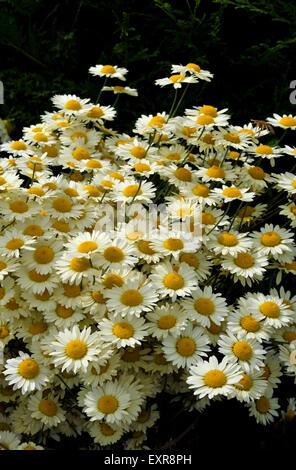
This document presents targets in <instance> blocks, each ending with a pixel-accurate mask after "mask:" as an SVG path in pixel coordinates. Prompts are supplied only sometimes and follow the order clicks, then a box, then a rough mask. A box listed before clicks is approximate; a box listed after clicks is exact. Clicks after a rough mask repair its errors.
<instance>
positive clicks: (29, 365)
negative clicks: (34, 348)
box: [18, 359, 40, 379]
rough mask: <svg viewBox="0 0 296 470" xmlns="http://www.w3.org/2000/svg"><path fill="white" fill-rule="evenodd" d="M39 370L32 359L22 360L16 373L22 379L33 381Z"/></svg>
mask: <svg viewBox="0 0 296 470" xmlns="http://www.w3.org/2000/svg"><path fill="white" fill-rule="evenodd" d="M39 370H40V369H39V365H38V363H37V362H36V361H35V360H34V359H24V360H23V361H22V362H21V363H20V365H19V366H18V372H19V374H20V375H21V376H22V377H23V378H24V379H34V378H35V377H37V375H38V374H39Z"/></svg>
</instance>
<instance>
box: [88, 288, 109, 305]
mask: <svg viewBox="0 0 296 470" xmlns="http://www.w3.org/2000/svg"><path fill="white" fill-rule="evenodd" d="M91 296H92V298H93V299H94V301H95V302H97V303H98V304H105V303H106V299H105V297H104V296H103V294H102V293H101V292H99V291H93V292H92V293H91Z"/></svg>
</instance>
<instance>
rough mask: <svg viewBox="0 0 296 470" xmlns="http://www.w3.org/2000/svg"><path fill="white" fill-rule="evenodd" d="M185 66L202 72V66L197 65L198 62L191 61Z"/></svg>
mask: <svg viewBox="0 0 296 470" xmlns="http://www.w3.org/2000/svg"><path fill="white" fill-rule="evenodd" d="M185 67H187V68H188V69H189V70H190V69H193V70H194V71H195V72H200V66H199V65H196V64H193V63H191V62H190V63H189V64H187V65H186V66H185Z"/></svg>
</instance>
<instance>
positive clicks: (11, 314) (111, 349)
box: [0, 63, 296, 449]
mask: <svg viewBox="0 0 296 470" xmlns="http://www.w3.org/2000/svg"><path fill="white" fill-rule="evenodd" d="M90 73H91V74H92V75H94V76H96V77H104V78H105V81H104V84H103V86H102V89H101V92H100V94H99V97H98V100H97V102H95V103H94V102H91V101H90V100H89V99H81V98H80V97H78V96H76V95H56V96H54V97H53V98H52V102H53V106H54V108H55V110H54V111H52V112H46V113H45V114H44V115H42V116H41V118H40V122H39V123H37V124H35V125H31V126H29V127H25V128H24V129H23V135H22V138H20V139H19V140H14V141H9V142H6V143H5V144H2V146H1V151H2V158H1V162H0V163H1V165H0V170H1V175H0V188H1V194H0V226H1V236H0V345H2V346H3V353H4V357H3V361H1V362H0V447H1V448H3V449H42V448H44V447H45V448H46V438H47V437H50V438H54V439H61V438H62V437H63V436H75V435H76V436H79V435H81V433H82V432H86V433H88V434H89V435H90V436H91V438H92V439H93V442H94V445H95V448H97V446H99V447H100V446H106V445H112V444H113V443H115V442H117V441H119V440H122V441H121V442H122V443H123V446H124V448H125V449H138V448H140V449H141V448H145V441H146V439H147V430H149V429H150V428H151V427H152V426H154V425H155V423H156V422H157V420H158V419H159V415H160V413H159V409H158V401H157V397H158V394H159V393H161V392H162V391H165V392H167V393H169V394H170V395H171V396H172V400H176V399H177V400H182V406H183V407H184V409H187V410H189V411H192V410H197V411H203V410H204V409H205V408H206V407H207V406H208V405H209V404H210V403H211V401H212V400H217V399H232V398H235V399H237V400H238V401H240V402H242V405H244V406H246V407H247V408H248V410H249V414H250V416H254V418H255V419H256V420H257V422H258V423H262V424H267V423H269V422H272V421H273V420H274V419H276V418H277V419H280V418H281V417H284V418H285V417H288V419H292V418H293V417H294V412H295V402H294V400H293V399H290V400H289V403H288V404H287V409H285V410H284V409H280V408H281V407H280V404H279V399H278V397H277V393H276V392H277V388H278V386H279V384H280V382H281V376H283V375H287V376H292V377H295V372H296V296H293V295H292V294H291V292H290V291H289V290H287V289H286V288H285V287H284V285H286V284H284V282H283V281H284V280H285V279H288V282H293V279H295V278H294V277H293V276H294V275H295V274H296V260H295V255H296V246H295V240H294V228H295V226H296V202H295V194H296V173H295V166H294V167H293V164H291V165H290V167H289V168H290V169H289V171H284V172H280V171H277V172H275V169H274V168H275V166H276V165H277V164H280V162H281V160H282V159H283V158H288V159H289V160H290V159H291V161H293V156H296V148H293V147H290V146H288V145H286V146H284V147H283V146H282V147H280V146H279V142H274V143H273V144H271V143H270V141H268V140H267V139H269V138H270V137H271V136H272V134H271V132H274V131H273V128H277V127H279V128H283V129H284V130H285V132H286V131H287V130H295V129H296V117H293V116H291V115H290V116H285V115H284V116H279V115H277V114H274V117H273V118H267V122H265V124H264V126H263V125H262V123H249V124H246V125H244V126H234V125H232V124H230V115H229V114H228V113H227V109H222V110H218V109H216V108H215V107H214V106H212V105H202V106H193V108H192V109H185V111H184V113H183V114H182V115H177V111H178V110H179V109H180V105H181V103H182V99H183V97H184V94H185V92H186V91H187V89H188V87H192V86H195V84H196V83H199V82H200V80H206V81H210V80H211V78H212V74H211V73H210V72H208V71H207V70H203V69H201V67H200V66H198V65H197V64H194V63H189V64H187V65H186V66H181V65H173V66H172V72H171V73H172V75H171V76H169V77H166V78H163V79H159V80H156V85H159V86H160V87H163V86H166V85H171V86H172V87H173V89H174V93H175V95H174V99H173V103H172V107H171V109H170V111H168V112H167V111H162V112H158V113H156V114H149V115H142V116H141V117H140V118H139V119H138V120H137V121H136V123H135V125H134V129H133V130H132V132H131V135H129V134H125V133H120V132H118V131H115V130H113V129H111V128H110V127H108V124H109V122H110V121H113V120H114V118H115V116H116V109H115V106H110V105H108V106H103V105H101V104H99V103H98V101H99V99H100V97H101V93H102V92H105V91H113V93H114V94H115V97H116V102H117V100H118V97H119V95H121V94H127V95H130V96H132V97H133V96H137V90H135V89H132V88H130V87H124V86H113V87H110V86H109V87H107V86H106V81H107V80H110V79H114V78H117V79H119V80H121V81H125V80H126V79H125V75H126V73H127V70H126V69H125V68H120V67H117V66H112V65H96V66H95V67H91V68H90ZM180 88H181V89H182V92H181V93H182V95H181V96H179V93H180ZM268 142H269V144H268ZM278 213H279V214H280V215H281V216H282V218H284V220H285V223H284V224H282V222H281V220H282V219H280V221H279V224H281V225H279V224H278V223H276V224H274V223H271V221H270V218H271V217H272V216H273V215H274V214H275V215H276V214H278ZM268 220H269V223H267V221H268ZM272 221H274V219H272ZM0 352H1V351H0ZM39 444H42V445H39Z"/></svg>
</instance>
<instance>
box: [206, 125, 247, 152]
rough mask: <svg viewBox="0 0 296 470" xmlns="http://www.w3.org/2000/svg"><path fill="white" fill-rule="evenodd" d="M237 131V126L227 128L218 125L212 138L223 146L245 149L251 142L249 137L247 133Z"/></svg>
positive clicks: (238, 129)
mask: <svg viewBox="0 0 296 470" xmlns="http://www.w3.org/2000/svg"><path fill="white" fill-rule="evenodd" d="M239 131H240V128H239V127H238V126H231V127H229V128H228V129H223V128H222V127H219V130H218V131H216V132H214V139H215V140H216V142H217V145H222V146H223V147H224V148H226V147H232V148H234V149H238V150H246V149H248V147H249V145H250V143H251V142H252V141H251V137H250V135H249V134H247V133H241V132H239Z"/></svg>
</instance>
